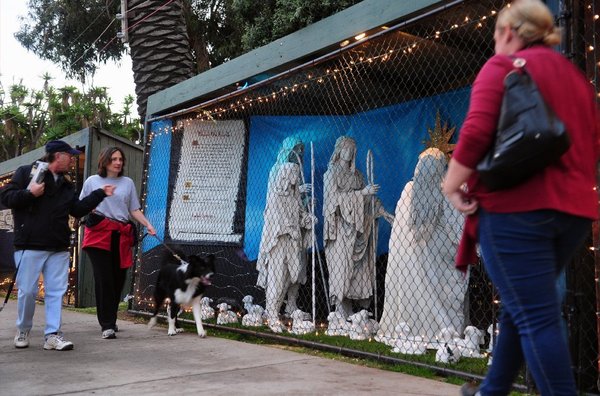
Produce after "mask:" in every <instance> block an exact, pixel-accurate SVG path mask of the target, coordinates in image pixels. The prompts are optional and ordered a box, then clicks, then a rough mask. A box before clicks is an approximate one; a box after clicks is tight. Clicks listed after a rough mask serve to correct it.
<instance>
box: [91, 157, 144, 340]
mask: <svg viewBox="0 0 600 396" xmlns="http://www.w3.org/2000/svg"><path fill="white" fill-rule="evenodd" d="M124 166H125V154H124V153H123V151H122V150H121V149H120V148H118V147H107V148H105V149H103V150H102V152H101V153H100V156H99V157H98V174H97V175H93V176H90V177H88V178H87V180H86V181H85V182H84V183H83V188H82V190H81V195H80V198H83V197H85V196H87V195H88V194H90V193H91V192H92V191H94V190H95V189H97V188H98V187H97V186H102V185H105V184H112V185H114V186H115V190H114V193H113V195H112V196H111V197H108V198H111V199H110V200H109V199H108V198H107V199H105V200H104V201H103V202H102V204H101V205H98V206H97V207H96V209H95V210H94V212H93V213H91V214H90V216H89V217H88V221H87V222H86V226H85V232H84V237H83V250H84V251H85V252H86V253H87V254H88V256H89V257H90V260H91V262H92V268H93V271H94V287H95V294H96V311H97V316H98V322H99V323H100V326H101V328H102V338H105V339H112V338H116V335H115V332H116V331H117V323H116V322H117V311H118V308H119V301H120V299H121V290H122V289H123V285H124V283H125V277H126V274H127V269H128V268H129V267H131V266H132V265H133V256H132V247H133V244H134V238H135V235H134V233H135V227H133V223H132V221H131V220H135V221H137V222H138V223H140V224H142V225H143V226H144V227H146V229H147V230H148V233H149V234H150V235H156V231H155V230H154V227H152V224H150V222H149V221H148V219H147V218H146V216H144V214H143V213H142V212H141V210H140V202H139V200H138V196H137V192H136V189H135V185H134V184H133V180H131V179H130V178H129V177H126V176H123V168H124Z"/></svg>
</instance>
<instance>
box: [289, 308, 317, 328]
mask: <svg viewBox="0 0 600 396" xmlns="http://www.w3.org/2000/svg"><path fill="white" fill-rule="evenodd" d="M305 317H306V313H305V312H302V311H301V310H299V309H297V310H295V311H294V312H292V315H291V318H292V329H291V330H290V333H292V334H308V333H313V332H314V331H315V325H314V324H313V322H311V321H308V320H304V318H305Z"/></svg>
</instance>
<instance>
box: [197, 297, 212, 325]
mask: <svg viewBox="0 0 600 396" xmlns="http://www.w3.org/2000/svg"><path fill="white" fill-rule="evenodd" d="M212 302H213V299H212V298H210V297H202V299H201V300H200V317H201V318H202V320H206V319H211V318H214V317H215V310H214V309H213V308H212V307H211V306H210V304H211V303H212Z"/></svg>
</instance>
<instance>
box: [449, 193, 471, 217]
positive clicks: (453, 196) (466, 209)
mask: <svg viewBox="0 0 600 396" xmlns="http://www.w3.org/2000/svg"><path fill="white" fill-rule="evenodd" d="M446 196H447V197H448V200H449V201H450V203H451V204H452V206H454V207H455V208H456V209H457V210H458V211H459V212H460V213H463V214H465V215H470V214H473V213H475V212H477V209H478V208H479V203H478V202H477V200H475V199H472V198H469V197H467V195H466V194H465V193H464V192H463V191H462V190H458V191H454V192H451V193H448V194H446Z"/></svg>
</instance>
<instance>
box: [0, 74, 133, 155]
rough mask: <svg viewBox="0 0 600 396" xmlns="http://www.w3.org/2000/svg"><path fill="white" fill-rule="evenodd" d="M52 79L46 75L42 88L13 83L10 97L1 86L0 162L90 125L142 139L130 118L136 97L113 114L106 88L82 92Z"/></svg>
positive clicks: (127, 101) (127, 136)
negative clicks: (53, 81)
mask: <svg viewBox="0 0 600 396" xmlns="http://www.w3.org/2000/svg"><path fill="white" fill-rule="evenodd" d="M50 80H51V77H50V76H49V75H45V76H44V85H43V87H42V88H41V89H39V90H35V89H29V88H27V87H25V86H24V85H23V83H22V82H20V83H18V84H14V85H11V86H10V87H9V88H8V97H7V98H5V96H6V95H5V92H4V90H3V89H2V87H0V161H5V160H7V159H10V158H13V157H16V156H18V155H21V154H23V153H25V152H27V151H30V150H32V149H34V148H36V147H39V146H42V145H44V144H45V143H46V142H47V141H49V140H52V139H60V138H62V137H64V136H67V135H70V134H72V133H74V132H77V131H79V130H81V129H83V128H86V127H91V126H95V127H98V128H103V129H107V130H110V131H111V132H112V133H115V134H118V135H120V136H122V137H124V138H127V139H130V140H134V141H138V142H139V140H140V138H141V132H142V129H141V127H140V122H139V119H137V118H133V117H131V104H132V103H133V96H131V95H130V96H128V97H127V98H126V100H125V107H124V110H123V113H113V112H112V111H111V108H110V106H111V100H110V98H108V97H107V95H106V88H104V87H99V88H92V89H90V90H89V91H88V92H87V93H81V92H79V91H78V90H77V88H75V87H70V86H66V87H62V88H55V87H53V86H51V85H50V83H49V81H50Z"/></svg>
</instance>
